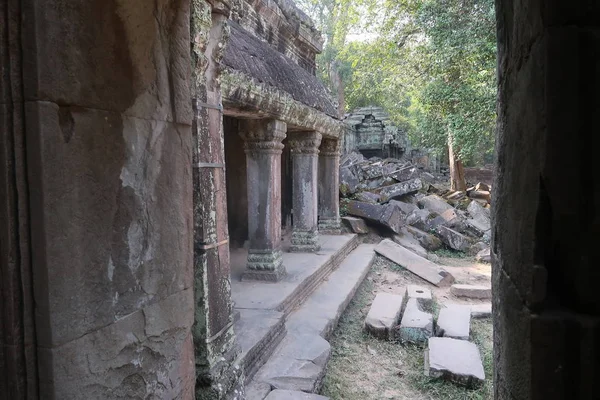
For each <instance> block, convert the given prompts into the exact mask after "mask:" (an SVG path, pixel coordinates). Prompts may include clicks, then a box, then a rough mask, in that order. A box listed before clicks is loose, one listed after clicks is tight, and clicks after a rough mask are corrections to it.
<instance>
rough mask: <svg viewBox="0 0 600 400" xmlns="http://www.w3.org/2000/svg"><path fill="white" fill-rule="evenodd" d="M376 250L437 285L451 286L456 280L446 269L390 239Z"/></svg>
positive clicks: (382, 242)
mask: <svg viewBox="0 0 600 400" xmlns="http://www.w3.org/2000/svg"><path fill="white" fill-rule="evenodd" d="M375 251H376V252H377V253H379V254H381V255H382V256H384V257H386V258H389V259H390V260H391V261H393V262H395V263H396V264H398V265H401V266H402V267H404V268H406V269H407V270H409V271H410V272H412V273H413V274H415V275H417V276H419V277H421V278H423V279H425V280H426V281H427V282H429V283H432V284H434V285H436V286H440V287H443V286H449V285H451V284H452V282H454V277H453V276H452V275H451V274H450V273H449V272H447V271H446V270H444V269H442V268H440V267H438V266H437V265H436V264H434V263H432V262H431V261H429V260H427V259H425V258H423V257H421V256H418V255H417V254H415V253H413V252H412V251H410V250H407V249H405V248H404V247H402V246H400V245H399V244H396V243H394V242H392V241H391V240H389V239H385V240H383V241H381V243H379V244H378V245H377V247H375Z"/></svg>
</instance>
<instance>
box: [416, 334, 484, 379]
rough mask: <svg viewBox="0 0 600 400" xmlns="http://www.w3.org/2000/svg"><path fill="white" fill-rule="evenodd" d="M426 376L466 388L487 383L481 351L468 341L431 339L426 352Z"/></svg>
mask: <svg viewBox="0 0 600 400" xmlns="http://www.w3.org/2000/svg"><path fill="white" fill-rule="evenodd" d="M425 375H427V376H430V377H432V378H444V379H446V380H449V381H452V382H455V383H459V384H462V385H466V386H479V385H481V384H482V383H483V382H484V381H485V372H484V370H483V363H482V362H481V356H480V355H479V349H478V348H477V346H476V345H475V344H473V343H470V342H467V341H466V340H457V339H451V338H437V337H436V338H430V339H429V348H428V349H427V350H425Z"/></svg>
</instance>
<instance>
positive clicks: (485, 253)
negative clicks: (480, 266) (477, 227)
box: [475, 247, 492, 264]
mask: <svg viewBox="0 0 600 400" xmlns="http://www.w3.org/2000/svg"><path fill="white" fill-rule="evenodd" d="M475 259H476V260H477V261H479V262H485V263H488V264H489V263H491V262H492V254H491V251H490V248H489V247H486V248H485V249H482V250H481V251H479V252H478V253H477V255H476V256H475Z"/></svg>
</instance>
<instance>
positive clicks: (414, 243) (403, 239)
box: [392, 227, 427, 258]
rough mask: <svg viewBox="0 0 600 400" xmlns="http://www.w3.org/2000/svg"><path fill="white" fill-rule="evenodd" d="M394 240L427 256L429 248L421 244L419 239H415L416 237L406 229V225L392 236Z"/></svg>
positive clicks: (416, 252) (414, 251)
mask: <svg viewBox="0 0 600 400" xmlns="http://www.w3.org/2000/svg"><path fill="white" fill-rule="evenodd" d="M392 239H393V240H394V242H396V243H398V244H399V245H400V246H402V247H405V248H407V249H408V250H410V251H412V252H413V253H415V254H418V255H420V256H421V257H424V258H427V250H425V249H424V248H423V246H421V244H420V243H419V241H418V240H417V239H415V237H414V236H413V235H412V234H411V233H410V232H408V230H406V228H405V227H403V228H402V232H401V233H399V234H397V235H394V236H393V237H392Z"/></svg>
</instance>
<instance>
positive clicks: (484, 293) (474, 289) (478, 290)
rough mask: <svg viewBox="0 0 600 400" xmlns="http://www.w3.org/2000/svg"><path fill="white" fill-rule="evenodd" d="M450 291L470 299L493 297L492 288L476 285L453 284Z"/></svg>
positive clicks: (457, 295)
mask: <svg viewBox="0 0 600 400" xmlns="http://www.w3.org/2000/svg"><path fill="white" fill-rule="evenodd" d="M450 292H451V293H452V294H453V295H455V296H456V297H467V298H470V299H491V298H492V288H490V287H486V286H476V285H459V284H456V285H452V287H451V288H450Z"/></svg>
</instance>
